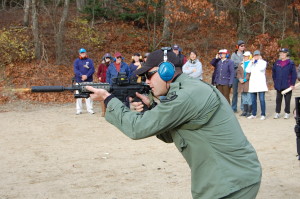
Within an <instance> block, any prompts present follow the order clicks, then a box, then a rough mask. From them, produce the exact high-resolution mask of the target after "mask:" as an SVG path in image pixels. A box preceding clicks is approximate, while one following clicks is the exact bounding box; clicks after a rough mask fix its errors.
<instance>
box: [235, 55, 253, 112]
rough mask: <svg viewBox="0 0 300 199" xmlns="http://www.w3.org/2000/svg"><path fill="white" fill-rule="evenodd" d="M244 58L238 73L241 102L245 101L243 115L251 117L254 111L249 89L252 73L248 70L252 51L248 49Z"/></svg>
mask: <svg viewBox="0 0 300 199" xmlns="http://www.w3.org/2000/svg"><path fill="white" fill-rule="evenodd" d="M243 55H244V60H243V62H242V63H241V64H240V65H239V67H238V69H237V73H236V77H237V78H238V80H239V85H238V92H239V93H241V102H242V103H243V104H242V105H243V107H244V110H243V113H242V114H241V116H246V117H249V116H250V115H251V112H252V100H251V95H250V93H249V92H248V91H249V78H250V74H249V73H247V72H246V70H247V68H248V66H249V64H250V58H251V52H250V51H246V52H245V53H244V54H243Z"/></svg>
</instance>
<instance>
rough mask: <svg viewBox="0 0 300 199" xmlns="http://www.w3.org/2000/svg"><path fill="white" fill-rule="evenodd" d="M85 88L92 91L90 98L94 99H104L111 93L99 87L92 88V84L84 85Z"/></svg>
mask: <svg viewBox="0 0 300 199" xmlns="http://www.w3.org/2000/svg"><path fill="white" fill-rule="evenodd" d="M85 88H86V89H87V90H89V91H91V92H93V94H90V96H91V98H92V100H95V101H104V100H105V99H106V98H107V97H108V96H110V95H111V94H110V93H109V92H107V91H106V90H104V89H101V88H94V87H92V86H86V87H85Z"/></svg>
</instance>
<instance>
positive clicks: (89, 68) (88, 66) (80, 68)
mask: <svg viewBox="0 0 300 199" xmlns="http://www.w3.org/2000/svg"><path fill="white" fill-rule="evenodd" d="M94 72H95V68H94V62H93V60H91V59H90V58H84V59H79V58H77V59H76V60H75V61H74V73H75V79H76V82H82V80H81V77H82V75H86V76H87V79H86V80H85V82H92V81H93V74H94Z"/></svg>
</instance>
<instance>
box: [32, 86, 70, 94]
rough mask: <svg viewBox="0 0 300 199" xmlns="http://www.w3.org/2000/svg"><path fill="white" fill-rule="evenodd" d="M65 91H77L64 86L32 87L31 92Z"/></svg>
mask: <svg viewBox="0 0 300 199" xmlns="http://www.w3.org/2000/svg"><path fill="white" fill-rule="evenodd" d="M65 90H71V91H72V90H75V89H74V88H72V87H64V86H32V87H31V92H34V93H36V92H38V93H40V92H63V91H65Z"/></svg>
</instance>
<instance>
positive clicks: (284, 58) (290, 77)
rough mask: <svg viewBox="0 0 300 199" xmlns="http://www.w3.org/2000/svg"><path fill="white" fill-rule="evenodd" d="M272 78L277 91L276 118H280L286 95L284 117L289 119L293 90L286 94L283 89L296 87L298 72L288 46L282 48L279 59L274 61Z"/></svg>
mask: <svg viewBox="0 0 300 199" xmlns="http://www.w3.org/2000/svg"><path fill="white" fill-rule="evenodd" d="M272 78H273V81H274V88H275V90H276V93H277V94H276V109H275V111H276V112H275V115H274V119H278V118H279V117H280V111H281V102H282V97H284V101H285V108H284V112H285V114H284V119H288V118H289V117H290V104H291V97H292V91H290V92H288V93H286V94H285V95H284V96H283V95H282V94H281V91H283V90H285V89H287V88H289V87H291V88H292V89H294V86H295V82H296V79H297V72H296V67H295V64H294V62H293V61H292V60H290V59H289V50H288V49H287V48H281V49H280V51H279V60H277V61H276V62H275V63H274V65H273V68H272Z"/></svg>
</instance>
